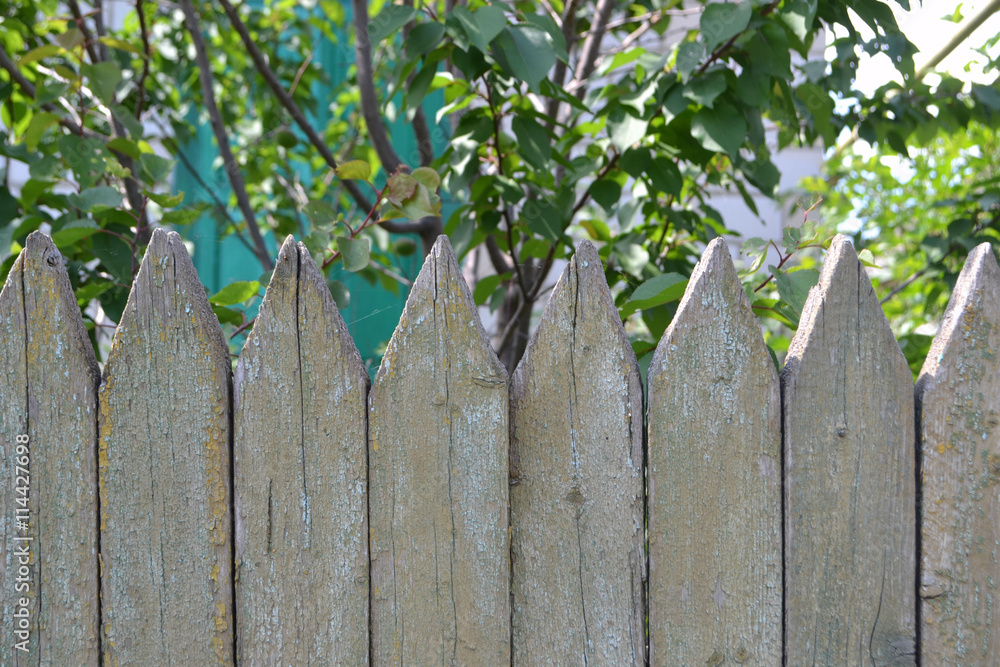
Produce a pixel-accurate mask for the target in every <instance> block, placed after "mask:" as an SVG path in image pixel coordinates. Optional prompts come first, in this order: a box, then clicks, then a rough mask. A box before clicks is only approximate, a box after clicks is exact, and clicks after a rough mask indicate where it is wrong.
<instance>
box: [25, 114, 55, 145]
mask: <svg viewBox="0 0 1000 667" xmlns="http://www.w3.org/2000/svg"><path fill="white" fill-rule="evenodd" d="M57 120H59V116H58V115H57V114H54V113H49V112H48V111H39V112H36V113H35V115H33V116H32V117H31V120H30V121H29V122H28V127H27V128H26V129H25V130H24V144H25V146H27V147H28V150H29V151H34V150H35V149H36V148H38V142H39V141H41V140H42V136H43V135H44V134H45V131H46V130H48V129H49V127H51V126H52V124H53V123H55V122H56V121H57Z"/></svg>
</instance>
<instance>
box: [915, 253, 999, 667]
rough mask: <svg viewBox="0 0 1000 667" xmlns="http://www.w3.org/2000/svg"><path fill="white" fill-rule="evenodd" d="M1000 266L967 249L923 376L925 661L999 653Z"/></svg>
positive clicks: (971, 659) (988, 658)
mask: <svg viewBox="0 0 1000 667" xmlns="http://www.w3.org/2000/svg"><path fill="white" fill-rule="evenodd" d="M998 350H1000V268H998V267H997V261H996V258H995V257H994V256H993V250H992V248H990V245H989V244H988V243H983V244H982V245H980V246H978V247H977V248H976V249H975V250H973V251H972V252H971V253H969V257H968V260H967V261H966V264H965V268H964V269H963V270H962V273H961V275H960V276H959V278H958V283H957V284H956V285H955V291H954V292H953V293H952V295H951V302H950V303H949V304H948V310H947V312H946V313H945V317H944V322H943V323H942V325H941V330H940V331H939V332H938V335H937V337H936V338H935V339H934V343H933V344H932V345H931V350H930V353H929V354H928V356H927V361H926V362H924V367H923V369H922V370H921V371H920V377H919V378H918V380H917V391H916V399H917V414H918V421H917V428H918V429H919V436H920V441H919V442H920V452H921V468H920V469H921V479H922V481H923V488H922V493H921V503H922V508H921V510H922V511H921V552H922V553H921V573H920V597H921V604H920V628H921V630H920V638H921V641H920V648H921V664H924V665H973V664H978V665H985V664H988V663H991V662H993V661H995V660H996V659H997V656H1000V610H998V606H1000V605H998V602H1000V599H998V595H997V585H998V582H1000V553H998V552H1000V496H998V494H997V488H996V486H997V483H998V482H1000V428H998V426H1000V354H998Z"/></svg>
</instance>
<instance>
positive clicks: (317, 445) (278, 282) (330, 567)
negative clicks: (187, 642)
mask: <svg viewBox="0 0 1000 667" xmlns="http://www.w3.org/2000/svg"><path fill="white" fill-rule="evenodd" d="M233 389H234V416H233V444H234V473H233V475H234V502H235V512H236V535H235V540H236V620H237V638H238V645H237V658H238V661H239V662H240V663H242V664H251V665H256V664H262V665H263V664H267V665H272V664H273V665H277V664H281V665H290V664H296V665H312V664H317V665H363V664H366V663H367V662H368V524H367V471H366V463H367V462H366V458H367V454H366V448H367V446H368V445H367V440H366V429H365V420H366V418H367V398H368V374H367V372H366V371H365V368H364V365H363V364H362V363H361V357H360V355H358V351H357V349H356V348H355V347H354V342H353V341H352V340H351V337H350V335H349V334H348V332H347V326H346V325H345V324H344V321H343V320H342V319H341V317H340V313H339V312H338V311H337V306H336V304H335V303H334V301H333V297H331V296H330V291H329V290H328V289H327V286H326V282H325V280H324V279H323V274H322V273H320V271H319V269H318V268H316V264H315V263H314V262H313V260H312V258H311V257H310V256H309V252H308V251H307V250H306V248H305V246H303V245H302V244H298V245H296V243H295V241H294V240H292V237H291V236H289V237H288V238H287V239H286V240H285V243H284V245H283V246H282V248H281V251H280V252H279V253H278V261H277V264H276V265H275V269H274V274H273V275H272V277H271V284H270V285H269V286H268V288H267V293H266V295H265V297H264V301H263V303H262V304H261V306H260V311H259V313H258V314H257V318H256V321H255V323H254V327H253V331H252V332H251V333H250V335H249V336H248V337H247V341H246V344H245V345H244V347H243V352H242V354H240V359H239V363H238V364H237V367H236V375H235V378H234V383H233Z"/></svg>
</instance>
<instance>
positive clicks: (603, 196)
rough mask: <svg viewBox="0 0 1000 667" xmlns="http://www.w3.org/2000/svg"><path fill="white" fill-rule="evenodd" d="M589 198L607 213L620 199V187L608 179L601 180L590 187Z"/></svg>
mask: <svg viewBox="0 0 1000 667" xmlns="http://www.w3.org/2000/svg"><path fill="white" fill-rule="evenodd" d="M590 196H591V197H593V198H594V201H595V202H597V203H598V204H600V206H601V208H603V209H604V210H605V211H607V212H608V213H610V212H611V209H613V208H614V207H615V205H616V204H618V202H620V201H621V198H622V186H621V184H619V183H618V182H617V181H613V180H611V179H610V178H602V179H601V180H599V181H594V182H593V183H591V185H590Z"/></svg>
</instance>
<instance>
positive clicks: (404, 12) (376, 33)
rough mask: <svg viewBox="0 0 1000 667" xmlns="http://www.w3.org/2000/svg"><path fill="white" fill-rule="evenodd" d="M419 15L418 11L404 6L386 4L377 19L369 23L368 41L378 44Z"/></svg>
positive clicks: (370, 20)
mask: <svg viewBox="0 0 1000 667" xmlns="http://www.w3.org/2000/svg"><path fill="white" fill-rule="evenodd" d="M416 15H417V10H415V9H414V8H413V7H406V6H404V5H396V4H392V3H389V4H386V5H385V6H384V7H383V8H382V11H380V12H379V13H378V16H376V17H375V18H372V19H369V21H368V39H370V40H371V43H372V44H378V43H379V42H381V41H382V40H384V39H385V38H387V37H389V36H390V35H392V34H393V33H394V32H396V31H397V30H399V29H400V28H402V27H403V26H404V25H406V24H407V23H409V22H410V21H412V20H413V19H414V17H415V16H416Z"/></svg>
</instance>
